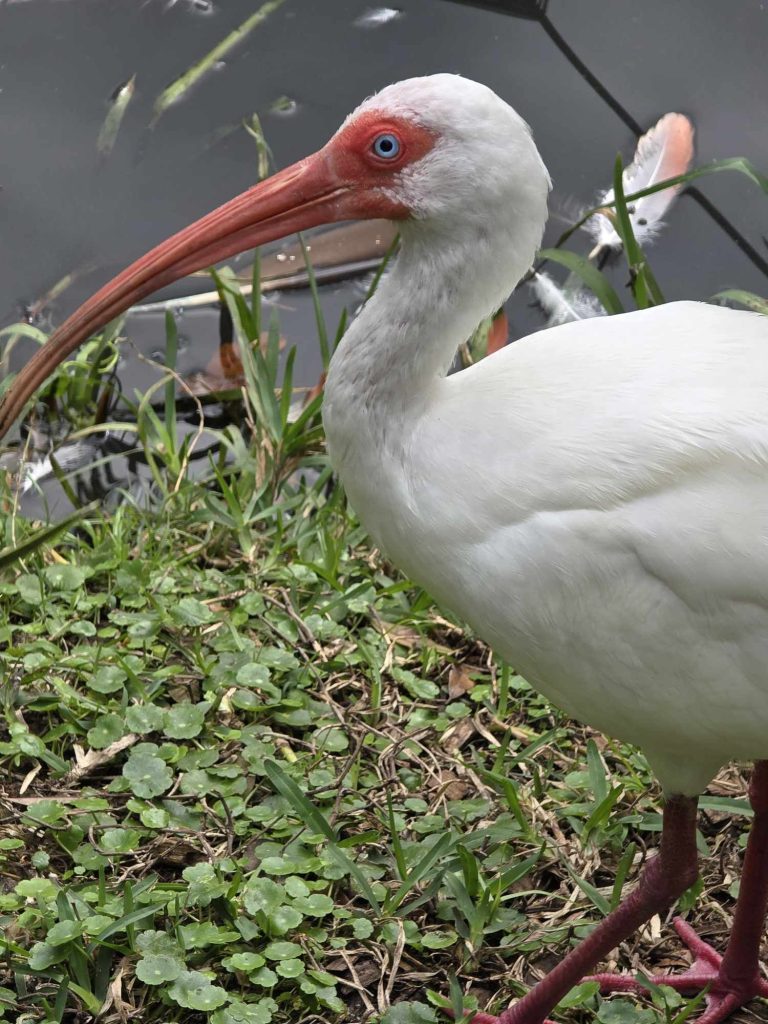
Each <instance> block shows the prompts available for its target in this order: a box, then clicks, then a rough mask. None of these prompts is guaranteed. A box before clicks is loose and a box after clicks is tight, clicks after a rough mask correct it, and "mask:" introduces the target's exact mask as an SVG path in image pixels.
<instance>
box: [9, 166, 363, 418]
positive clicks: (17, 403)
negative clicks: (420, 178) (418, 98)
mask: <svg viewBox="0 0 768 1024" xmlns="http://www.w3.org/2000/svg"><path fill="white" fill-rule="evenodd" d="M354 193H355V190H354V188H353V187H351V186H350V185H349V184H347V183H345V182H344V181H343V180H342V178H341V176H340V174H339V172H338V171H337V170H335V168H334V161H333V159H332V158H331V155H330V154H329V153H328V152H327V149H323V150H320V151H319V152H317V153H315V154H314V155H313V156H310V157H307V158H306V159H304V160H301V161H299V163H297V164H294V165H293V166H292V167H288V168H286V170H284V171H280V172H279V173H278V174H275V175H274V176H273V177H271V178H268V179H267V180H266V181H263V182H261V183H260V184H258V185H255V186H254V187H253V188H250V189H248V191H246V192H243V193H242V194H241V195H239V196H237V197H236V198H235V199H232V200H231V201H230V202H228V203H225V204H224V205H223V206H220V207H218V209H216V210H213V211H212V212H211V213H209V214H207V216H205V217H202V218H201V219H200V220H198V221H195V223H194V224H191V225H190V226H189V227H187V228H184V230H183V231H179V232H178V234H175V235H173V236H172V237H171V238H169V239H167V240H166V241H165V242H161V244H160V245H158V246H156V247H155V248H154V249H152V250H151V251H150V252H148V253H147V254H146V255H145V256H142V257H141V258H140V259H138V260H136V262H135V263H132V264H131V266H129V267H128V268H127V269H126V270H124V271H122V273H120V274H118V275H117V277H115V278H113V279H112V280H111V281H110V282H109V283H108V284H106V285H104V287H103V288H101V289H100V290H99V291H98V292H96V294H95V295H93V296H92V297H91V298H90V299H88V300H87V301H86V302H85V303H83V305H82V306H81V307H80V308H79V309H78V310H77V311H76V312H75V313H73V314H72V316H71V317H69V319H68V320H66V321H65V322H64V323H63V324H62V325H61V327H59V328H58V329H57V330H56V331H54V333H53V334H52V335H51V337H50V339H49V340H48V342H47V344H46V345H44V346H43V347H42V348H41V349H39V350H38V351H37V352H36V353H35V354H34V355H33V356H32V358H31V359H30V361H29V362H28V363H27V364H26V366H24V368H23V369H22V370H21V371H20V373H19V374H18V376H17V377H16V378H15V380H14V381H13V383H12V384H11V386H10V388H9V389H8V390H7V392H6V393H5V396H4V397H3V399H2V401H1V402H0V438H2V437H3V436H4V435H5V434H6V433H7V432H8V430H9V428H10V427H11V425H12V424H13V422H14V421H15V419H16V418H17V416H18V415H19V414H20V413H21V411H22V409H23V408H24V406H25V404H26V402H27V400H28V399H29V398H30V396H31V395H32V394H33V393H34V392H35V390H36V389H37V388H38V387H39V386H40V385H41V384H42V383H43V382H44V381H45V380H46V379H47V378H48V377H49V376H50V375H51V373H52V372H53V371H54V370H55V368H56V367H57V366H58V365H59V363H61V362H62V360H64V359H65V358H66V357H67V356H68V355H69V354H70V352H72V351H73V350H74V349H76V348H77V346H78V345H80V344H81V343H82V342H83V341H85V340H86V339H87V338H89V337H90V336H91V335H92V334H94V333H96V332H97V331H98V330H100V329H101V328H102V327H104V325H105V324H107V323H109V322H110V321H111V320H114V319H115V317H117V316H119V315H120V314H121V313H124V312H125V310H126V309H128V308H129V307H130V306H132V305H134V303H136V302H139V301H140V300H141V299H143V298H145V297H146V296H147V295H150V294H152V292H155V291H157V290H158V289H160V288H163V287H164V286H165V285H168V284H171V283H172V282H173V281H177V280H178V279H179V278H181V277H185V276H186V275H187V274H191V273H193V272H194V271H196V270H202V269H204V268H206V267H211V266H213V265H214V264H216V263H219V262H220V261H221V260H225V259H228V258H229V257H230V256H234V255H235V254H237V253H240V252H244V251H245V250H246V249H253V248H255V247H256V246H259V245H263V244H264V243H266V242H272V241H274V240H275V239H278V238H283V237H284V236H285V235H289V234H292V233H294V232H296V231H301V230H304V229H306V228H311V227H316V226H317V225H319V224H327V223H330V222H333V221H339V220H350V219H353V218H354V217H356V216H359V215H360V211H359V207H358V206H357V204H356V202H355V196H354Z"/></svg>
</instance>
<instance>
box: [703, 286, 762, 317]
mask: <svg viewBox="0 0 768 1024" xmlns="http://www.w3.org/2000/svg"><path fill="white" fill-rule="evenodd" d="M722 300H728V301H730V302H738V303H739V304H740V305H742V306H746V307H747V309H752V310H754V312H755V313H765V314H768V299H764V298H763V297H762V296H761V295H755V293H754V292H747V291H744V290H743V289H742V288H726V289H725V291H722V292H717V293H716V294H715V295H713V296H711V298H709V299H707V302H720V301H722Z"/></svg>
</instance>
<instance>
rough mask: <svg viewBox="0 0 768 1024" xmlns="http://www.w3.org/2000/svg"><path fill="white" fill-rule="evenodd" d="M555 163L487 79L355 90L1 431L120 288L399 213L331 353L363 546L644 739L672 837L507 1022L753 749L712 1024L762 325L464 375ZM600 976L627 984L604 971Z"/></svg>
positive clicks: (739, 731)
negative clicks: (324, 136)
mask: <svg viewBox="0 0 768 1024" xmlns="http://www.w3.org/2000/svg"><path fill="white" fill-rule="evenodd" d="M548 190H549V177H548V174H547V171H546V168H545V167H544V164H543V163H542V161H541V158H540V156H539V154H538V152H537V150H536V147H535V145H534V143H533V140H532V138H531V135H530V132H529V130H528V128H527V126H526V124H525V123H524V121H523V120H522V119H521V118H520V117H519V116H518V115H517V114H516V113H515V112H514V111H513V110H512V109H511V108H510V107H509V106H508V105H507V104H506V103H504V102H503V101H502V100H501V99H499V97H497V96H496V95H495V94H494V93H493V92H491V91H490V90H489V89H487V88H485V87H484V86H482V85H478V84H476V83H474V82H471V81H467V80H465V79H462V78H459V77H456V76H453V75H435V76H431V77H428V78H420V79H413V80H410V81H406V82H401V83H399V84H396V85H392V86H389V87H388V88H386V89H384V90H383V91H382V92H380V93H379V94H378V95H376V96H373V97H372V98H370V99H368V100H366V101H365V103H363V104H362V106H360V107H359V108H358V109H357V110H356V111H355V112H354V113H353V114H352V115H351V116H350V117H349V118H347V120H346V121H345V122H344V124H343V125H342V127H341V128H340V129H339V131H338V132H337V133H336V135H334V136H333V138H332V139H331V140H330V142H329V143H328V144H327V145H326V146H325V147H324V148H323V149H322V150H320V151H319V152H318V153H316V154H314V155H313V156H310V157H308V158H307V159H305V160H303V161H301V162H299V163H298V164H295V165H294V166H293V167H290V168H288V169H287V170H285V171H282V172H281V173H279V174H277V175H275V176H274V177H273V178H271V179H269V180H267V181H265V182H263V183H261V184H259V185H256V186H255V187H254V188H252V189H250V190H249V191H248V192H245V193H243V195H241V196H239V197H238V198H236V199H234V200H232V201H231V202H230V203H228V204H226V205H225V206H223V207H220V208H219V209H218V210H215V211H214V212H213V213H211V214H209V215H208V216H207V217H204V218H202V219H201V220H200V221H198V222H196V223H195V224H194V225H192V226H191V227H189V228H186V229H185V230H184V231H181V232H180V233H179V234H177V235H175V236H174V237H173V238H171V239H170V240H168V241H167V242H164V243H162V244H161V245H159V246H158V247H157V248H156V249H154V250H152V252H150V253H149V254H148V255H146V256H144V257H142V258H141V259H139V260H138V261H137V262H136V263H134V264H133V265H132V266H131V267H129V268H128V269H127V270H126V271H124V272H123V273H122V274H120V275H119V276H118V277H117V278H115V279H114V280H113V281H112V282H110V283H109V284H108V285H106V286H105V287H104V288H103V289H102V290H101V291H100V292H98V293H97V294H96V295H95V296H94V297H93V298H92V299H90V300H89V301H88V302H87V303H86V304H85V305H84V306H83V307H81V308H80V310H78V311H77V312H76V313H75V314H74V315H73V316H72V317H71V318H70V319H69V320H68V321H67V322H66V323H65V324H64V325H63V326H62V327H61V328H59V330H58V331H57V332H56V333H55V334H54V335H53V337H52V340H51V341H50V343H49V346H48V347H46V348H45V349H43V350H41V352H39V353H38V354H36V356H35V357H34V358H33V359H32V360H31V361H30V363H29V364H28V366H27V367H26V368H25V370H24V371H22V373H21V374H20V375H19V377H18V378H17V380H16V382H15V383H14V385H13V386H12V387H11V389H10V390H9V391H8V392H7V393H6V396H5V399H4V402H3V404H2V407H0V435H1V434H2V432H4V431H5V430H6V429H7V427H8V425H9V423H10V422H11V421H12V420H13V419H14V418H15V416H16V415H17V414H18V413H19V412H20V411H21V408H22V407H23V405H24V403H25V401H26V399H27V398H28V397H29V395H30V394H31V393H32V391H33V390H34V388H35V387H36V386H37V385H38V384H39V383H40V382H41V381H42V380H44V379H45V377H46V376H47V375H48V373H49V372H50V371H51V370H52V369H53V367H54V366H55V365H56V364H57V362H59V361H61V359H62V358H63V357H64V356H65V355H66V354H67V353H68V352H69V351H71V350H72V349H73V348H74V347H75V346H76V345H78V344H79V343H80V342H81V341H82V340H83V339H85V338H86V337H88V336H89V335H90V334H91V333H92V332H94V331H96V330H97V329H98V328H100V327H101V326H103V324H104V323H105V322H106V321H108V320H110V319H111V318H113V317H115V316H117V315H118V314H119V313H120V312H121V311H123V310H124V309H125V308H127V307H128V306H129V305H130V304H131V303H133V302H136V301H138V300H139V299H141V298H143V297H144V296H146V295H148V294H149V293H150V292H152V291H153V290H155V289H157V288H158V287H160V286H162V285H164V284H167V283H169V282H170V281H172V280H175V279H177V278H179V277H181V276H183V275H185V274H188V273H190V272H191V271H193V270H196V269H198V268H200V267H203V266H207V265H209V264H213V263H215V262H217V261H219V260H222V259H225V258H227V257H229V256H231V255H232V254H233V253H235V252H238V251H240V250H242V249H245V248H250V247H252V246H255V245H259V244H262V243H264V242H267V241H271V240H274V239H276V238H279V237H283V236H284V235H285V234H287V233H289V232H292V231H295V230H298V229H301V228H307V227H311V226H313V225H316V224H320V223H323V222H328V221H336V220H349V219H354V218H369V217H389V218H392V219H395V220H398V221H399V222H400V231H401V235H402V245H401V250H400V253H399V256H398V257H397V259H396V261H395V263H394V265H393V267H392V269H391V270H390V272H389V273H388V275H387V277H386V278H385V279H384V280H383V281H382V282H381V285H380V287H379V289H378V291H377V292H376V294H375V295H374V296H373V298H372V299H371V300H370V301H369V302H368V303H367V305H366V306H365V307H364V308H363V310H362V312H361V313H360V314H359V316H358V317H357V319H356V320H355V321H354V322H353V324H352V325H351V326H350V328H349V329H348V331H347V333H346V334H345V336H344V338H343V339H342V341H341V344H340V345H339V347H338V349H337V351H336V353H335V355H334V358H333V362H332V365H331V370H330V373H329V376H328V381H327V386H326V397H325V409H324V418H325V426H326V431H327V436H328V445H329V450H330V454H331V458H332V460H333V463H334V465H335V467H336V469H337V470H338V472H339V475H340V477H341V479H342V481H343V483H344V486H345V488H346V490H347V493H348V495H349V498H350V501H351V502H352V505H353V506H354V508H355V509H356V510H357V512H358V514H359V515H360V517H361V519H362V521H363V523H364V524H365V525H366V527H367V528H368V530H369V531H370V533H371V535H372V537H373V538H374V539H375V540H376V541H377V543H379V544H380V545H381V546H382V547H383V548H384V550H386V551H387V552H388V553H389V555H390V556H391V557H392V559H393V560H394V561H395V562H396V563H397V564H398V565H399V566H400V568H401V569H403V570H404V572H406V573H407V574H408V575H409V576H411V577H412V578H413V579H414V580H417V581H418V582H419V583H420V584H422V585H423V586H424V587H426V588H427V590H429V591H430V592H431V593H432V594H433V595H434V597H436V598H438V599H439V600H440V601H442V602H444V603H445V604H446V605H448V606H450V607H452V608H453V609H454V610H455V611H456V612H457V613H458V614H459V615H460V616H461V617H463V618H464V619H465V620H467V621H468V622H469V623H470V624H471V625H472V627H473V628H474V629H475V630H476V631H477V633H478V634H479V635H480V636H482V637H484V638H485V639H486V640H487V641H489V642H490V643H491V644H492V645H493V646H494V648H495V650H496V651H497V653H498V654H499V655H501V656H502V657H503V658H505V659H506V660H508V661H509V662H510V663H512V664H513V665H514V666H515V667H516V669H517V670H518V671H520V672H521V673H522V674H523V675H524V676H525V677H526V678H527V679H528V680H529V681H530V682H531V683H532V684H533V685H535V686H536V687H537V688H539V689H540V690H541V691H542V692H543V693H544V694H546V695H547V696H548V697H549V698H551V699H552V700H553V701H555V702H556V703H557V704H559V705H560V706H561V707H562V708H564V709H565V710H566V711H567V712H568V713H569V714H571V715H573V716H574V717H575V718H577V719H580V720H581V721H583V722H587V723H589V724H590V725H592V726H595V727H596V728H598V729H601V730H604V731H605V732H606V733H608V734H610V735H612V736H616V737H618V738H620V739H621V740H624V741H627V742H630V743H634V744H637V745H639V746H640V747H642V749H643V750H644V751H645V753H646V755H647V757H648V759H649V761H650V763H651V765H652V767H653V769H654V771H655V772H656V774H657V776H658V778H659V780H660V782H661V785H662V787H663V791H664V795H665V809H664V820H663V831H662V838H661V849H660V853H659V855H658V856H657V857H656V858H655V859H653V860H651V861H650V862H649V863H648V865H647V867H646V869H645V871H644V872H643V874H642V875H641V877H640V879H639V882H638V884H637V886H636V887H635V889H634V891H633V892H632V893H631V895H630V896H629V897H628V898H627V899H626V900H625V901H624V902H623V903H622V904H621V906H620V907H619V908H618V909H616V910H615V911H613V913H612V914H610V915H609V916H608V917H606V918H605V919H604V920H603V921H602V922H601V923H599V924H598V925H597V926H596V927H595V929H594V930H593V931H592V932H591V934H590V935H589V936H588V937H587V938H586V939H585V940H583V941H582V943H581V944H580V945H579V946H577V947H576V948H575V949H574V950H572V951H571V952H570V953H569V954H568V955H567V956H566V957H565V958H564V959H563V960H562V962H561V963H559V964H558V965H557V966H556V967H555V968H554V970H553V971H551V973H550V974H549V975H548V976H547V977H546V978H544V979H543V980H542V981H541V982H539V984H538V985H536V986H535V987H534V988H533V989H532V990H531V991H530V992H529V993H528V994H527V995H526V996H524V997H523V998H522V999H521V1000H519V1001H518V1002H517V1003H516V1004H515V1005H513V1006H512V1007H511V1008H510V1009H508V1010H506V1011H505V1012H503V1013H501V1015H500V1016H499V1017H498V1018H495V1017H491V1016H490V1015H488V1014H482V1013H481V1014H478V1015H477V1016H476V1017H475V1021H476V1024H488V1022H490V1021H498V1022H500V1024H541V1022H542V1021H543V1020H544V1019H545V1017H546V1015H547V1014H548V1013H549V1012H550V1011H551V1010H552V1008H553V1007H554V1006H555V1005H556V1003H557V1002H558V1001H559V1000H560V999H561V998H562V997H563V996H564V995H565V994H566V992H568V990H569V989H570V988H572V987H573V986H574V985H575V984H577V983H578V982H579V981H581V980H582V979H583V977H584V976H585V975H586V974H587V973H588V972H589V971H591V970H593V968H594V967H595V965H596V964H597V963H598V962H599V961H600V960H601V959H602V958H604V957H605V956H606V955H607V954H608V953H609V952H610V951H611V950H612V949H613V948H614V947H615V946H616V945H617V944H618V943H619V942H620V941H622V940H623V939H625V938H626V937H627V936H628V935H630V934H631V933H632V932H633V931H634V930H635V929H636V928H638V927H639V926H640V925H641V924H642V923H643V922H644V921H646V920H648V919H649V918H650V917H651V916H652V915H654V914H665V913H666V912H667V910H668V909H669V907H670V906H671V905H672V903H673V902H674V901H675V899H677V897H678V896H680V894H681V893H682V892H683V891H684V890H685V889H687V888H688V887H689V886H690V885H691V884H692V883H693V881H694V880H695V878H696V876H697V866H696V843H695V828H696V802H697V796H698V794H699V793H700V792H701V791H702V790H703V789H704V788H705V787H706V785H707V783H708V782H709V781H710V779H711V778H712V776H713V775H714V774H715V772H716V771H717V770H718V769H719V768H720V766H721V765H723V764H725V763H726V762H728V761H730V760H731V759H734V758H738V759H748V760H756V761H757V762H758V764H757V767H756V770H755V773H754V775H753V779H752V783H751V788H750V798H751V801H752V806H753V808H754V812H755V815H754V822H753V826H752V833H751V836H750V839H749V844H748V847H747V853H746V858H745V865H744V873H743V876H742V883H741V895H740V898H739V901H738V904H737V908H736V912H735V917H734V923H733V927H732V929H731V933H730V939H729V943H728V947H727V950H726V951H725V955H724V957H722V958H721V957H720V956H719V954H717V953H715V951H714V950H712V949H711V948H710V947H708V946H706V945H705V944H704V943H702V942H701V941H700V940H699V939H698V938H697V937H696V936H695V934H694V933H693V932H692V931H691V930H690V929H689V928H688V927H687V926H684V925H682V924H681V925H680V926H679V928H678V930H679V931H680V932H681V934H682V937H683V939H684V940H685V941H686V942H687V943H688V945H689V946H690V947H691V948H692V950H693V952H694V954H695V957H696V959H695V963H694V966H693V967H692V968H691V970H690V971H688V972H687V973H685V974H683V975H681V976H677V977H675V976H664V977H663V978H657V979H656V980H657V981H663V982H664V983H666V984H671V985H673V986H676V987H678V988H680V989H682V990H684V991H691V990H693V991H697V990H699V989H701V988H702V987H703V986H706V985H709V986H710V987H709V993H708V996H707V1001H708V1007H707V1009H706V1011H705V1013H704V1015H703V1016H702V1017H701V1018H700V1024H716V1022H719V1021H721V1020H723V1019H725V1018H726V1017H727V1016H728V1015H729V1014H730V1013H731V1012H732V1011H733V1009H735V1008H736V1007H738V1006H740V1005H742V1004H744V1003H745V1002H747V1001H748V1000H750V999H751V998H752V997H754V996H757V995H761V996H768V984H766V982H764V981H762V980H761V978H760V968H759V963H758V948H759V943H760V937H761V934H762V928H763V922H764V917H765V910H766V903H767V901H768V320H767V319H766V318H764V317H762V316H760V315H758V314H755V313H749V312H737V311H734V310H728V309H723V308H719V307H714V306H708V305H701V304H698V303H695V302H676V303H671V304H669V305H665V306H661V307H658V308H654V309H650V310H646V311H643V312H635V313H628V314H625V315H623V316H612V317H603V318H597V319H591V320H581V321H577V322H573V323H568V324H564V325H562V326H560V327H554V328H551V329H548V330H545V331H542V332H539V333H537V334H535V335H533V336H531V337H528V338H524V339H523V340H522V341H518V342H516V343H515V344H514V345H512V346H510V347H508V348H506V349H504V350H502V351H501V352H498V353H497V354H495V355H493V356H492V357H491V358H489V359H486V360H484V361H482V362H480V363H477V364H475V365H474V366H472V367H470V368H469V369H467V370H464V371H463V372H461V373H458V374H455V375H453V376H447V370H448V368H449V366H450V364H451V361H452V358H453V355H454V352H455V350H456V348H457V346H458V345H459V344H460V343H461V342H463V341H464V340H465V339H466V338H467V337H468V336H469V335H470V334H471V332H472V330H473V328H474V327H475V326H476V324H477V323H478V322H479V321H480V320H481V319H482V318H484V317H486V316H489V315H490V314H491V313H492V312H493V311H494V310H496V309H497V308H498V307H499V306H500V305H501V303H502V302H503V301H504V299H505V298H506V297H507V295H508V294H509V292H510V291H511V290H512V288H513V287H514V285H515V283H516V282H517V281H518V280H519V279H520V277H521V276H522V275H523V274H524V273H525V272H526V271H527V270H528V268H529V267H530V265H531V263H532V261H533V259H534V255H535V252H536V249H537V246H538V245H539V242H540V239H541V235H542V230H543V226H544V222H545V219H546V203H547V192H548ZM598 977H599V979H600V981H601V983H602V985H603V987H604V989H606V990H609V989H611V988H614V989H615V988H618V989H621V990H628V989H630V990H631V989H634V988H636V985H635V983H634V982H632V981H630V980H627V979H626V978H623V977H621V976H619V977H618V978H617V979H611V978H609V977H607V976H604V975H600V976H598Z"/></svg>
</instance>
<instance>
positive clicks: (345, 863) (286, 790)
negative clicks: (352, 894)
mask: <svg viewBox="0 0 768 1024" xmlns="http://www.w3.org/2000/svg"><path fill="white" fill-rule="evenodd" d="M264 771H265V772H266V774H267V778H268V779H269V781H270V782H271V783H272V785H273V786H274V787H275V789H276V790H277V792H278V793H279V794H280V795H281V796H283V797H285V799H286V800H287V801H288V803H289V804H290V805H291V807H293V809H294V811H295V812H296V814H297V815H298V817H299V819H300V820H301V821H303V822H304V824H305V825H306V826H307V827H308V828H309V829H311V831H312V832H318V833H319V834H320V835H323V836H325V838H326V839H327V840H328V842H329V846H328V852H329V853H330V854H331V856H332V857H333V858H334V860H335V861H336V862H337V864H338V865H339V866H340V867H343V869H344V871H345V872H347V873H348V874H349V875H351V876H352V878H354V879H355V881H356V882H357V884H358V886H359V887H360V891H361V893H362V894H363V895H364V896H365V898H366V899H367V900H368V902H369V904H370V905H371V907H373V909H374V910H375V911H376V913H377V914H378V913H380V912H381V906H380V904H379V901H378V900H377V899H376V896H375V895H374V892H373V889H372V888H371V885H370V882H369V881H368V879H367V878H366V877H365V875H364V874H363V873H362V871H361V870H360V868H359V867H358V866H357V864H355V862H354V861H353V860H350V858H349V857H347V855H346V854H345V853H344V852H343V851H342V850H341V849H340V848H339V846H338V841H339V837H338V835H337V834H336V830H335V829H334V828H333V827H332V826H331V825H330V823H329V822H328V820H327V819H326V817H325V815H324V814H323V813H322V812H321V811H320V810H319V809H318V808H317V807H315V805H314V804H313V803H312V802H311V801H310V800H308V799H307V797H306V796H305V795H304V793H302V791H301V790H300V789H299V787H298V786H297V785H296V783H295V782H294V781H293V779H292V778H290V777H289V776H288V775H286V773H285V772H284V771H283V769H282V768H281V767H280V765H279V764H278V763H277V762H276V761H272V760H269V759H267V760H266V761H265V762H264Z"/></svg>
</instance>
